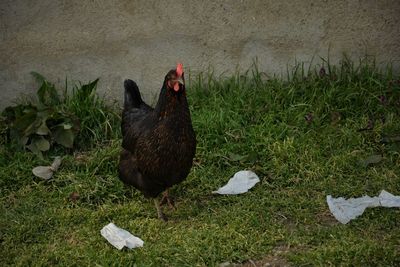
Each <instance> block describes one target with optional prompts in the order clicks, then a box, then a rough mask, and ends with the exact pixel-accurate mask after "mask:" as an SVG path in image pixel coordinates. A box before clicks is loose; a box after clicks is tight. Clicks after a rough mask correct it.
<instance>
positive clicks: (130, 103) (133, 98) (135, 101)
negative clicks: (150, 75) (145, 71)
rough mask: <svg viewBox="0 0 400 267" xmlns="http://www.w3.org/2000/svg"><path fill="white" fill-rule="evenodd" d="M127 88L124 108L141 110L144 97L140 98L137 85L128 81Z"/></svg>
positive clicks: (126, 82) (126, 81)
mask: <svg viewBox="0 0 400 267" xmlns="http://www.w3.org/2000/svg"><path fill="white" fill-rule="evenodd" d="M124 87H125V94H124V95H125V96H124V108H125V109H131V108H139V107H140V105H141V104H142V103H143V100H142V97H141V96H140V91H139V88H138V86H137V84H136V83H135V82H134V81H132V80H130V79H127V80H125V82H124Z"/></svg>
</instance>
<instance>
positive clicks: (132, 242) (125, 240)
mask: <svg viewBox="0 0 400 267" xmlns="http://www.w3.org/2000/svg"><path fill="white" fill-rule="evenodd" d="M100 233H101V235H102V236H103V237H104V238H105V239H107V241H108V242H110V244H111V245H113V246H114V247H116V248H117V249H119V250H121V249H122V248H123V247H127V248H129V249H132V248H137V247H143V244H144V242H143V240H142V239H140V238H139V237H136V236H134V235H132V234H131V233H129V232H128V231H126V230H124V229H122V228H119V227H117V226H116V225H115V224H113V223H109V224H107V225H106V226H104V227H103V229H101V231H100Z"/></svg>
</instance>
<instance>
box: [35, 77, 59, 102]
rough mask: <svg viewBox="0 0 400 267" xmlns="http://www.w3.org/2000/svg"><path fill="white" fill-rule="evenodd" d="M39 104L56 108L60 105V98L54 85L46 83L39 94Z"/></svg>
mask: <svg viewBox="0 0 400 267" xmlns="http://www.w3.org/2000/svg"><path fill="white" fill-rule="evenodd" d="M37 95H38V98H39V102H40V103H41V104H43V105H45V106H54V105H57V104H59V103H60V97H59V96H58V93H57V90H56V88H55V87H54V85H53V84H51V83H48V82H46V81H44V82H43V83H42V86H40V88H39V90H38V92H37Z"/></svg>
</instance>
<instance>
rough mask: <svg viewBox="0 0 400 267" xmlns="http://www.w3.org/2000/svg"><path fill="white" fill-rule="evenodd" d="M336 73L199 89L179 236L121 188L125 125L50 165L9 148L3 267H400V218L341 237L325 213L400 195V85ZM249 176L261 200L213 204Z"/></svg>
mask: <svg viewBox="0 0 400 267" xmlns="http://www.w3.org/2000/svg"><path fill="white" fill-rule="evenodd" d="M326 73H327V74H324V73H323V72H321V73H318V72H317V73H315V74H310V75H308V77H307V78H303V76H304V75H302V74H301V73H298V72H297V73H296V72H294V73H292V77H291V78H290V79H289V81H284V80H281V79H277V78H271V77H270V78H267V77H266V76H264V75H263V74H262V73H259V72H257V70H256V69H253V70H251V71H249V72H247V73H246V74H244V75H235V76H233V77H230V78H214V77H212V76H211V75H204V76H199V77H197V78H195V79H192V80H191V84H190V86H189V87H188V94H189V101H190V105H191V110H192V118H193V124H194V128H195V130H196V133H197V139H198V146H197V154H196V160H195V166H194V167H193V169H192V171H191V174H190V175H189V177H188V179H187V180H186V181H185V182H183V183H182V184H180V185H178V186H176V187H174V188H173V189H172V191H171V194H172V195H174V196H175V198H176V206H177V211H172V210H169V209H168V208H167V207H165V208H164V209H165V212H166V214H167V216H168V217H169V219H170V220H169V221H168V222H167V223H164V222H162V221H160V220H158V219H157V216H156V211H155V208H154V205H153V202H152V201H150V200H147V199H145V198H144V197H143V196H142V195H141V194H140V193H139V192H137V191H136V190H134V189H131V188H127V187H125V186H124V185H123V184H122V183H121V182H120V181H119V179H118V178H117V164H118V156H119V150H120V145H121V139H120V130H119V128H118V127H119V126H118V121H117V122H114V123H113V124H111V127H112V129H114V132H115V133H114V134H113V135H112V137H111V138H103V140H98V141H96V143H95V144H94V145H92V146H90V148H88V149H85V150H83V149H80V150H75V151H73V152H72V151H64V150H63V149H61V148H56V149H55V150H52V151H50V152H49V153H47V154H45V155H44V159H39V158H38V157H37V156H35V155H34V154H32V153H30V152H24V151H20V150H15V149H14V147H13V146H12V145H9V144H3V145H2V146H1V147H0V177H1V179H0V186H1V187H0V190H1V194H0V213H1V217H0V244H1V245H0V246H1V247H0V263H1V265H2V266H5V265H18V266H54V265H60V266H109V265H113V266H132V265H133V264H137V266H218V265H219V264H221V263H224V262H230V263H238V264H244V265H245V266H254V264H255V265H256V266H262V264H265V263H272V264H278V265H279V264H280V265H294V266H299V265H352V266H354V265H356V266H396V265H397V266H399V265H400V210H399V209H395V208H392V209H389V208H373V209H367V210H366V212H365V213H364V214H363V215H362V216H360V217H359V218H357V219H355V220H353V221H351V222H350V223H349V224H347V225H342V224H340V223H338V222H337V221H336V220H335V219H334V218H333V217H332V215H331V214H330V212H329V209H328V206H327V204H326V195H329V194H330V195H333V196H334V197H339V196H343V197H346V198H347V197H359V196H362V195H364V194H368V195H370V196H376V195H378V194H379V192H380V191H381V190H382V189H385V190H387V191H388V192H391V193H392V194H395V195H400V142H396V140H392V139H396V137H397V139H398V137H399V136H400V83H399V81H398V79H399V77H392V76H391V75H390V74H385V73H386V72H385V73H380V72H378V71H376V69H375V68H374V67H373V66H371V65H369V66H368V65H363V64H362V65H361V66H358V67H354V66H353V65H352V64H351V63H349V62H344V63H343V64H342V65H341V66H339V67H337V68H334V67H330V68H329V69H328V67H326ZM160 82H161V81H160ZM121 90H122V85H121ZM372 125H373V127H369V129H367V130H362V131H360V129H363V128H366V127H367V126H372ZM367 128H368V127H367ZM98 134H99V135H101V134H102V132H101V131H99V132H98ZM387 137H395V138H392V139H390V138H387ZM105 139H108V140H105ZM388 139H389V140H388ZM382 140H383V141H384V142H382ZM84 141H85V140H84ZM88 142H89V141H88ZM66 152H68V153H66ZM61 153H66V155H65V157H64V161H63V163H62V166H61V168H60V170H59V171H58V172H57V173H56V174H55V176H54V178H53V179H52V180H50V181H42V180H40V179H38V178H34V177H33V175H32V172H31V171H32V168H33V167H35V166H37V165H49V163H50V162H51V161H52V158H51V157H52V156H54V155H60V154H61ZM376 154H379V155H382V157H383V158H382V161H381V162H379V163H376V164H371V165H369V166H367V167H366V166H365V165H364V164H363V160H365V159H366V158H368V157H369V156H371V155H376ZM243 169H251V170H253V171H254V172H256V173H257V174H258V175H259V177H260V179H261V182H260V183H259V184H257V185H256V186H255V187H254V188H253V189H251V191H249V192H248V193H246V194H243V195H237V196H216V195H213V194H211V191H213V190H216V189H217V188H218V187H220V186H222V185H223V184H225V183H226V182H227V181H228V179H229V178H230V177H231V176H232V175H233V174H234V173H235V172H236V171H239V170H243ZM74 192H76V193H78V194H79V198H78V199H76V200H75V199H71V198H70V195H71V194H72V193H74ZM109 222H114V223H115V224H116V225H117V226H119V227H122V228H124V229H126V230H128V231H130V232H131V233H133V234H134V235H136V236H139V237H140V238H142V239H143V240H144V242H145V244H144V247H143V248H139V249H134V250H126V249H124V250H122V251H118V250H117V249H115V248H114V247H112V246H111V245H110V244H109V243H108V242H107V241H106V240H105V239H104V238H103V237H102V236H101V235H100V229H101V228H102V227H103V226H105V225H106V224H108V223H109Z"/></svg>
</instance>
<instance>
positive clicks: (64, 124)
mask: <svg viewBox="0 0 400 267" xmlns="http://www.w3.org/2000/svg"><path fill="white" fill-rule="evenodd" d="M63 127H64V130H69V129H71V128H72V125H71V124H69V123H63Z"/></svg>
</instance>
